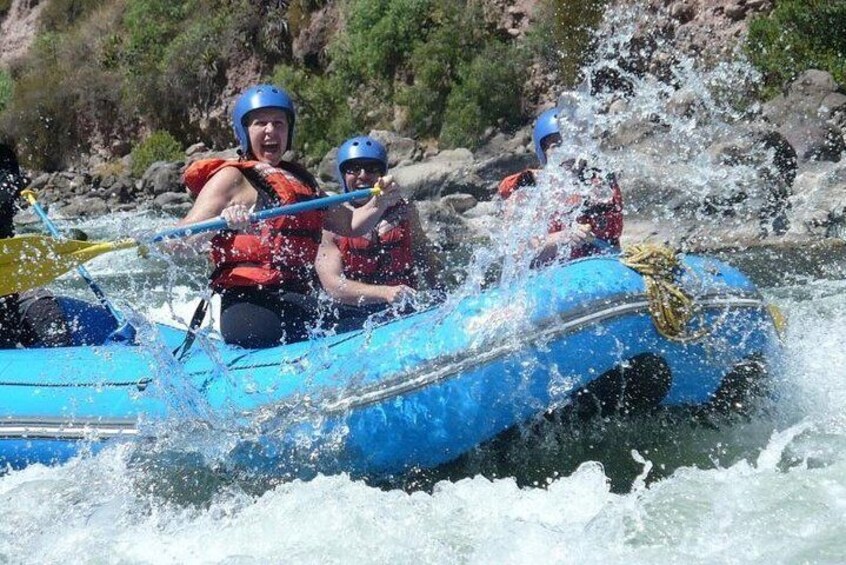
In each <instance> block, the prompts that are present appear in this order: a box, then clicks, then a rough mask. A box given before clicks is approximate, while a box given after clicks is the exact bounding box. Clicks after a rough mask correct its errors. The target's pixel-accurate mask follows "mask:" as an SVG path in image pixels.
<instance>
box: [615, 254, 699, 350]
mask: <svg viewBox="0 0 846 565" xmlns="http://www.w3.org/2000/svg"><path fill="white" fill-rule="evenodd" d="M620 261H621V262H622V263H623V264H624V265H626V266H627V267H629V268H631V269H634V270H635V271H637V272H638V273H640V274H641V275H642V276H643V280H644V283H645V284H646V296H647V298H648V300H649V313H650V314H651V315H652V322H653V323H654V324H655V328H656V329H657V330H658V333H660V334H661V335H662V336H664V337H666V338H667V339H669V340H672V341H679V342H683V341H694V340H697V339H699V338H701V337H703V336H704V335H706V334H707V333H708V332H709V328H707V327H702V328H701V329H699V330H698V331H696V332H692V333H691V332H689V331H688V329H687V328H688V324H689V323H690V320H691V319H692V318H693V317H694V315H696V314H697V313H698V309H697V307H696V304H695V302H694V300H693V297H691V296H690V295H689V294H687V293H686V292H685V291H684V290H682V289H681V288H679V286H678V284H676V280H677V278H678V275H679V274H680V273H681V270H682V265H681V263H680V262H679V259H678V255H677V254H676V252H675V251H673V250H672V249H670V248H669V247H667V246H666V245H659V244H651V243H640V244H636V245H630V246H627V247H626V248H625V250H623V253H622V254H621V255H620Z"/></svg>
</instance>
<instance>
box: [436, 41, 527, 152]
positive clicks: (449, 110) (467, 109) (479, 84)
mask: <svg viewBox="0 0 846 565" xmlns="http://www.w3.org/2000/svg"><path fill="white" fill-rule="evenodd" d="M526 59H527V58H526V56H525V55H524V53H522V52H521V51H519V50H518V49H517V48H516V47H514V46H509V45H505V44H502V43H493V44H491V45H489V46H488V47H487V48H486V49H485V50H484V51H483V52H481V53H479V54H478V55H477V56H476V58H475V59H473V61H472V62H471V63H469V64H465V65H464V66H463V67H462V68H461V69H460V71H459V73H458V81H457V85H456V86H455V87H454V88H453V89H452V90H451V91H450V94H449V98H448V99H447V105H446V112H445V114H444V125H443V128H442V129H441V141H443V142H444V143H445V144H446V145H448V146H452V147H458V146H462V147H469V148H471V149H473V148H475V146H476V145H477V144H478V141H479V140H480V138H481V136H482V134H483V133H484V131H485V129H486V128H487V127H488V126H491V125H494V124H499V125H501V126H506V127H507V126H513V125H515V124H517V123H519V122H520V119H521V118H522V105H521V100H522V96H521V92H520V89H519V88H518V87H519V85H521V84H523V83H524V82H525V76H526V71H525V69H526Z"/></svg>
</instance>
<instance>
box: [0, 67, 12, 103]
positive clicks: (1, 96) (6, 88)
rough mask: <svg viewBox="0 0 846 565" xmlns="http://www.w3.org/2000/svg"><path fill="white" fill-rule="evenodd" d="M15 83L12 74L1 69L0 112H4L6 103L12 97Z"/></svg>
mask: <svg viewBox="0 0 846 565" xmlns="http://www.w3.org/2000/svg"><path fill="white" fill-rule="evenodd" d="M13 85H14V84H13V82H12V77H11V75H9V73H8V72H6V71H4V70H3V69H0V112H2V111H3V109H4V108H5V107H6V104H8V103H9V98H11V97H12V87H13Z"/></svg>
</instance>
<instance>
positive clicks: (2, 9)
mask: <svg viewBox="0 0 846 565" xmlns="http://www.w3.org/2000/svg"><path fill="white" fill-rule="evenodd" d="M11 7H12V0H0V18H4V17H6V14H8V13H9V8H11Z"/></svg>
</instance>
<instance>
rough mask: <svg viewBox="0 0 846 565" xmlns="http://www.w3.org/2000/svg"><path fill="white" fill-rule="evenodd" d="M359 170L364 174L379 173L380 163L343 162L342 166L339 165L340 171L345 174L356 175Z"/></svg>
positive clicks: (381, 170) (380, 169)
mask: <svg viewBox="0 0 846 565" xmlns="http://www.w3.org/2000/svg"><path fill="white" fill-rule="evenodd" d="M361 171H364V174H366V175H381V174H382V173H383V169H382V165H381V164H380V163H374V162H358V163H356V162H352V163H344V166H343V167H341V172H342V173H344V174H345V175H358V174H359V172H361Z"/></svg>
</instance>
